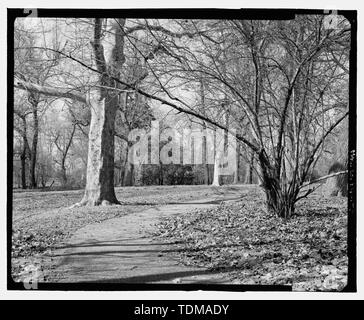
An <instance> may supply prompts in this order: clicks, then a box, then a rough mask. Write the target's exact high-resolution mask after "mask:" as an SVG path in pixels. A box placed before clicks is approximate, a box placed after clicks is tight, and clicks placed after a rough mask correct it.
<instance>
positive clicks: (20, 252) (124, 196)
mask: <svg viewBox="0 0 364 320" xmlns="http://www.w3.org/2000/svg"><path fill="white" fill-rule="evenodd" d="M221 189H224V187H222V188H221ZM215 192H216V189H213V188H211V187H208V186H147V187H123V188H116V195H117V198H118V199H119V201H120V202H121V203H122V205H121V206H106V207H103V206H100V207H81V208H73V209H69V207H70V206H71V205H72V204H74V203H76V202H78V201H80V200H81V198H82V195H83V190H77V191H20V190H19V191H14V192H13V214H12V218H13V220H12V222H13V241H12V275H13V278H14V279H19V277H21V275H22V273H24V270H26V268H27V266H28V265H29V264H32V265H36V266H39V267H40V268H41V269H43V272H44V273H45V274H46V273H47V269H48V268H51V267H52V257H51V252H52V249H53V248H54V247H55V246H57V245H59V244H61V243H62V242H64V241H65V240H67V238H69V237H70V236H71V235H72V234H73V233H74V232H75V231H76V230H77V229H79V228H82V227H83V226H86V225H88V224H92V223H98V222H101V221H103V220H106V219H111V218H114V217H120V216H123V215H126V214H132V213H133V212H136V211H139V210H143V209H144V208H146V207H148V206H154V205H163V204H166V203H171V202H172V203H173V202H180V201H187V200H193V199H200V198H204V197H208V196H212V195H214V194H215Z"/></svg>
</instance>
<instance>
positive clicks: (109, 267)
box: [50, 187, 241, 283]
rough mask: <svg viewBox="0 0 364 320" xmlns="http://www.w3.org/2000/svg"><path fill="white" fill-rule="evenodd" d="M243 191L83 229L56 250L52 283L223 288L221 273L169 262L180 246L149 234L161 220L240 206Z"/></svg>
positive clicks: (235, 190)
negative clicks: (223, 204)
mask: <svg viewBox="0 0 364 320" xmlns="http://www.w3.org/2000/svg"><path fill="white" fill-rule="evenodd" d="M240 196H241V191H240V190H239V188H235V187H233V188H229V189H228V191H227V192H226V193H224V194H219V195H216V196H215V197H213V198H207V199H202V200H194V201H190V202H183V203H176V204H168V205H164V206H161V207H155V208H150V209H146V210H144V211H141V212H138V213H132V214H128V215H126V216H123V217H119V218H114V219H110V220H106V221H104V222H101V223H98V224H92V225H88V226H86V227H84V228H82V229H79V230H78V231H77V232H76V233H75V234H74V235H73V236H72V237H71V238H70V239H69V241H68V243H67V244H66V245H65V246H63V247H60V248H58V249H57V250H56V251H55V254H54V256H55V257H56V259H58V263H59V264H58V267H57V268H56V269H55V270H54V271H53V272H52V277H51V279H50V281H51V282H67V283H69V282H73V283H74V282H95V283H224V282H227V280H226V279H225V278H224V276H223V275H221V274H213V273H211V272H208V271H207V270H205V269H202V268H191V267H186V266H183V265H180V264H178V262H177V261H175V260H174V259H173V258H172V257H171V252H173V251H174V250H176V249H177V248H176V245H175V244H171V243H160V242H157V240H155V239H153V238H152V236H151V233H152V232H153V231H154V230H155V228H156V227H155V224H156V223H157V222H158V220H159V219H160V218H163V217H166V216H173V215H179V214H183V213H186V212H189V211H192V210H194V209H196V208H199V209H205V208H211V207H213V206H216V205H219V204H220V202H221V201H236V200H238V199H239V198H240Z"/></svg>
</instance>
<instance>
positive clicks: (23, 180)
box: [20, 146, 27, 189]
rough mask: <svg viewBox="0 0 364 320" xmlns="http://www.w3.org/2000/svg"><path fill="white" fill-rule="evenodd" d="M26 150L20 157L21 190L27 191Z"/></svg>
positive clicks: (24, 149)
mask: <svg viewBox="0 0 364 320" xmlns="http://www.w3.org/2000/svg"><path fill="white" fill-rule="evenodd" d="M25 160H26V148H25V146H24V147H23V150H22V153H21V155H20V165H21V169H20V170H21V188H22V189H26V188H27V181H26V176H25V166H26V161H25Z"/></svg>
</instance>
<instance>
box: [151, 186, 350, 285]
mask: <svg viewBox="0 0 364 320" xmlns="http://www.w3.org/2000/svg"><path fill="white" fill-rule="evenodd" d="M296 213H297V215H296V216H295V217H293V218H292V219H290V220H288V221H283V220H281V219H279V218H277V217H275V216H271V215H268V214H267V213H266V212H265V205H264V194H263V192H262V191H261V190H260V189H259V188H258V187H257V188H253V189H252V188H250V189H249V191H246V192H245V194H244V197H243V198H242V199H241V200H240V201H239V202H237V203H234V204H222V205H221V206H220V207H217V208H213V209H208V210H196V211H195V212H191V213H189V214H185V215H182V216H178V217H174V218H170V219H167V220H164V221H161V222H160V225H159V231H158V234H157V235H158V236H159V237H160V238H161V239H164V240H165V241H168V242H171V241H173V242H176V243H178V244H179V246H180V249H181V250H180V251H179V252H178V253H176V258H177V259H179V260H180V261H181V262H182V263H183V264H185V265H196V266H201V267H207V268H209V269H211V270H221V271H225V272H228V275H229V277H230V278H231V281H232V283H239V284H270V285H274V284H283V285H292V286H293V290H297V291H301V290H302V291H336V290H341V289H343V287H344V286H345V285H346V281H347V262H348V260H347V248H346V246H347V198H343V197H329V198H325V197H323V196H322V195H321V194H320V193H317V194H312V195H311V196H310V197H309V198H308V199H305V200H302V201H300V202H298V204H297V209H296Z"/></svg>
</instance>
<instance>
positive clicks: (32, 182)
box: [29, 92, 39, 188]
mask: <svg viewBox="0 0 364 320" xmlns="http://www.w3.org/2000/svg"><path fill="white" fill-rule="evenodd" d="M37 95H38V94H37ZM38 96H39V95H38ZM29 100H30V102H31V105H32V115H33V139H32V148H31V150H30V167H29V186H30V188H36V187H37V179H36V172H35V169H36V164H37V147H38V133H39V121H38V109H37V108H38V98H37V97H35V94H34V93H33V92H31V93H30V94H29Z"/></svg>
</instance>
